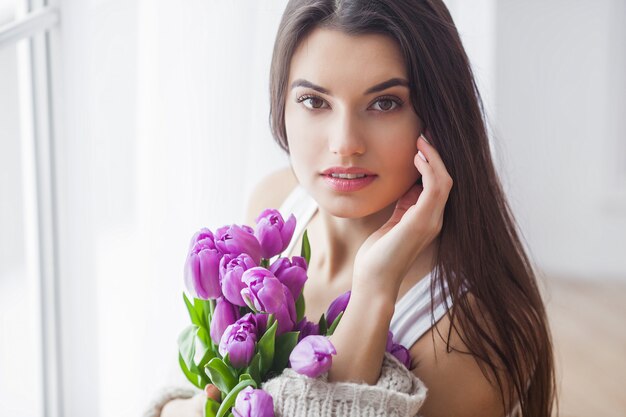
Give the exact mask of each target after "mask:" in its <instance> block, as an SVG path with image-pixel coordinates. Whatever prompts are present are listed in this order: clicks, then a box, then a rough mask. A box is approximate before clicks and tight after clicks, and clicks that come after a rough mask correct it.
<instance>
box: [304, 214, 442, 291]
mask: <svg viewBox="0 0 626 417" xmlns="http://www.w3.org/2000/svg"><path fill="white" fill-rule="evenodd" d="M394 208H395V203H394V204H393V205H390V206H388V207H386V208H385V209H383V210H381V211H379V212H377V213H374V214H372V215H369V216H367V217H362V218H358V219H349V218H341V217H336V216H333V215H331V214H329V213H328V212H325V211H323V210H322V209H321V208H318V211H317V212H316V214H315V215H314V217H313V219H312V220H311V222H310V223H309V227H308V230H309V231H308V234H309V240H310V241H311V248H312V250H313V254H312V259H311V263H312V267H313V268H314V269H315V271H316V272H317V274H319V275H320V277H319V278H321V279H322V280H323V281H325V284H333V286H336V285H339V286H347V287H349V286H350V285H349V284H351V280H352V270H353V264H354V259H355V257H356V254H357V252H358V250H359V248H360V247H361V245H362V244H363V242H365V240H366V239H367V238H368V237H369V236H370V235H371V234H372V233H373V232H375V231H376V230H378V229H379V228H380V227H381V226H382V225H383V224H385V222H387V220H389V218H390V217H391V214H392V213H393V210H394ZM436 242H437V239H435V240H434V241H433V242H432V243H431V244H430V245H429V246H428V247H426V248H424V250H423V251H422V252H421V253H420V254H419V255H418V257H417V258H416V260H415V262H414V263H413V265H412V266H411V268H410V269H409V272H408V273H407V276H410V277H411V280H410V281H411V282H407V283H406V284H407V285H412V283H413V281H416V280H419V279H420V278H421V277H423V276H425V275H426V274H428V272H430V271H431V270H432V268H433V267H434V262H435V254H436ZM346 280H349V281H350V282H343V283H342V282H339V281H346ZM341 284H345V285H341Z"/></svg>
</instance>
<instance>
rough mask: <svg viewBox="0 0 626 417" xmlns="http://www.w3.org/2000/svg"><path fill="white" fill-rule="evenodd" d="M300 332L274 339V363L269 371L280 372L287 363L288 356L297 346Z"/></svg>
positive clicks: (285, 334) (288, 333)
mask: <svg viewBox="0 0 626 417" xmlns="http://www.w3.org/2000/svg"><path fill="white" fill-rule="evenodd" d="M299 334H300V332H287V333H283V334H281V335H280V336H278V337H277V338H276V350H275V352H274V363H273V364H272V368H271V370H273V371H276V372H279V373H280V372H282V371H283V369H285V368H286V367H287V364H288V363H289V355H291V351H292V350H293V348H294V347H296V345H297V344H298V335H299Z"/></svg>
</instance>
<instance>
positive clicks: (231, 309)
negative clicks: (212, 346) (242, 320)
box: [211, 297, 239, 343]
mask: <svg viewBox="0 0 626 417" xmlns="http://www.w3.org/2000/svg"><path fill="white" fill-rule="evenodd" d="M238 318H239V309H238V308H237V306H235V305H233V304H231V303H229V302H228V300H226V299H225V298H224V297H220V298H218V299H217V304H216V305H215V310H214V311H213V318H212V319H211V339H212V340H213V341H214V342H215V343H219V342H220V340H222V335H223V334H224V330H226V328H227V327H228V326H230V325H231V324H233V323H235V322H236V321H237V319H238Z"/></svg>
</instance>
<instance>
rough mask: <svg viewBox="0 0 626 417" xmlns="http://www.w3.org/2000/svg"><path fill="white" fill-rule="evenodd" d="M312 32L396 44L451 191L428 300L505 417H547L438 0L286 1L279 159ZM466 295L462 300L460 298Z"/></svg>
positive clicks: (508, 237) (547, 401)
mask: <svg viewBox="0 0 626 417" xmlns="http://www.w3.org/2000/svg"><path fill="white" fill-rule="evenodd" d="M316 27H322V28H329V29H336V30H340V31H342V32H344V33H347V34H353V35H358V34H372V33H375V34H383V35H387V36H390V37H391V38H393V39H395V41H396V42H397V44H398V46H399V47H400V50H401V52H402V54H403V57H404V60H405V64H406V68H407V73H408V76H409V81H410V90H411V93H410V94H411V101H412V103H413V106H414V109H415V112H416V113H417V114H418V115H419V116H420V117H421V119H422V120H423V122H424V124H425V126H427V127H428V129H429V131H430V132H431V135H432V142H433V145H434V146H435V148H437V150H438V152H439V153H440V155H441V158H442V159H443V162H444V163H445V166H446V168H447V170H448V172H449V174H450V176H451V177H452V179H453V180H454V186H453V187H452V190H451V192H450V195H449V198H448V202H447V204H446V208H445V211H444V222H443V228H442V230H441V234H440V239H439V247H438V255H437V260H436V267H435V269H434V272H433V278H434V279H433V287H432V288H431V290H434V289H435V286H440V288H441V290H442V291H443V293H444V294H449V295H450V297H451V299H452V304H451V306H448V309H447V310H448V312H447V314H448V315H449V317H450V321H451V323H452V328H454V329H455V330H456V331H457V332H458V334H459V335H461V338H462V340H463V342H464V343H465V345H466V346H467V347H468V349H469V351H470V352H469V353H471V354H472V355H474V357H475V358H476V360H477V362H478V364H479V365H480V367H481V369H482V370H483V372H484V373H485V375H486V376H489V377H490V379H492V381H495V383H496V384H497V386H498V387H499V389H500V393H501V395H502V401H503V406H504V408H505V409H506V410H507V412H510V411H511V408H512V407H513V405H514V404H515V403H518V402H519V406H520V409H521V412H522V415H523V416H532V417H543V416H546V417H547V416H550V415H551V413H552V407H553V404H554V402H555V401H554V399H555V376H554V359H553V353H552V343H551V337H550V332H549V329H548V322H547V318H546V313H545V309H544V306H543V302H542V299H541V296H540V294H539V290H538V288H537V283H536V277H535V273H534V271H533V268H532V265H531V263H530V261H529V259H528V257H527V255H526V253H525V251H524V248H523V245H522V242H521V241H520V238H519V236H518V231H517V228H516V224H515V221H514V217H513V215H512V212H511V209H510V207H509V205H508V203H507V201H506V198H505V195H504V192H503V190H502V186H501V184H500V181H499V179H498V176H497V174H496V171H495V168H494V166H493V162H492V158H491V153H490V149H489V143H488V138H487V132H486V129H485V125H486V121H485V118H484V108H483V104H482V99H481V97H480V93H479V92H478V88H477V86H476V83H475V80H474V76H473V74H472V69H471V67H470V64H469V60H468V58H467V55H466V53H465V50H464V49H463V45H462V44H461V40H460V38H459V34H458V32H457V29H456V27H455V25H454V22H453V21H452V17H451V16H450V13H449V11H448V9H447V8H446V6H445V5H444V4H443V2H442V1H440V0H381V1H372V0H291V1H289V3H288V4H287V7H286V9H285V11H284V14H283V17H282V20H281V22H280V26H279V29H278V33H277V37H276V43H275V45H274V51H273V57H272V64H271V79H270V96H271V107H270V127H271V130H272V134H273V136H274V139H275V140H276V141H277V142H278V144H279V145H280V146H281V147H282V148H283V149H284V150H285V151H286V152H287V153H289V148H288V145H287V136H286V130H285V100H286V92H287V82H288V79H289V66H290V62H291V58H292V56H293V53H294V50H295V49H296V47H297V46H298V44H299V42H300V41H301V40H302V39H304V38H305V37H306V36H307V34H308V33H310V31H311V30H312V29H314V28H316ZM444 281H445V282H444ZM445 284H447V285H445ZM466 292H469V293H470V294H471V295H472V297H471V298H470V297H466V296H462V295H461V294H464V293H466ZM431 293H432V292H431ZM486 323H487V324H488V325H485V324H486ZM451 332H452V329H451V331H450V333H449V334H448V335H447V346H448V350H451V349H452V348H451V346H450V336H451Z"/></svg>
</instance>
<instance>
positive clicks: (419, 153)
mask: <svg viewBox="0 0 626 417" xmlns="http://www.w3.org/2000/svg"><path fill="white" fill-rule="evenodd" d="M417 156H419V157H420V158H422V160H423V161H424V162H428V161H427V160H426V157H425V156H424V154H423V153H422V151H417Z"/></svg>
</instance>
